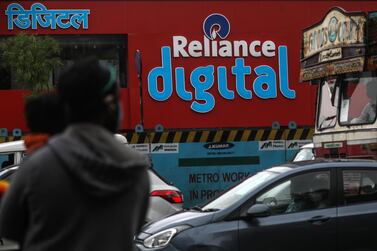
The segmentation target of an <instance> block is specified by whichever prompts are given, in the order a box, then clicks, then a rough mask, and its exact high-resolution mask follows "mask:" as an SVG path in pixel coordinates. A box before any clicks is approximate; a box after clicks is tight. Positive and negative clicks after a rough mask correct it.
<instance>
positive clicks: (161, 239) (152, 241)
mask: <svg viewBox="0 0 377 251" xmlns="http://www.w3.org/2000/svg"><path fill="white" fill-rule="evenodd" d="M190 227H191V226H189V225H182V226H179V227H173V228H169V229H165V230H163V231H160V232H158V233H155V234H154V235H152V236H150V237H148V238H146V239H145V240H144V241H143V245H144V247H146V248H161V247H164V246H166V245H168V244H169V242H170V240H171V239H172V238H173V237H174V236H175V235H176V234H177V233H179V232H181V231H183V230H185V229H188V228H190Z"/></svg>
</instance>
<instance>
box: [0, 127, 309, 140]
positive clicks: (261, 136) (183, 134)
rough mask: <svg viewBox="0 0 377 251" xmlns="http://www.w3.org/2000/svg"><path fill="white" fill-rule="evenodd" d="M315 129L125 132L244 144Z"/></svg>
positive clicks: (304, 136) (131, 136)
mask: <svg viewBox="0 0 377 251" xmlns="http://www.w3.org/2000/svg"><path fill="white" fill-rule="evenodd" d="M313 133H314V128H312V127H306V128H297V129H221V130H189V131H182V130H175V131H164V132H152V131H151V132H148V131H147V132H144V133H136V132H134V131H132V132H127V131H126V132H123V133H121V134H123V135H124V136H125V137H126V138H127V139H128V141H129V143H131V144H148V143H193V142H201V143H204V142H242V141H265V140H311V139H313ZM20 139H23V137H19V136H17V137H15V136H7V137H0V143H3V142H9V141H15V140H20Z"/></svg>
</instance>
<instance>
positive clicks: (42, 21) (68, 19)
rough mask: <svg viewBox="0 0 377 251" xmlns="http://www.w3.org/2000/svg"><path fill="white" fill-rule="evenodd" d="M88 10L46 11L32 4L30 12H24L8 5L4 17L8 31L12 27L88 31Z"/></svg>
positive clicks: (37, 4) (43, 7)
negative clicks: (5, 17)
mask: <svg viewBox="0 0 377 251" xmlns="http://www.w3.org/2000/svg"><path fill="white" fill-rule="evenodd" d="M89 14H90V10H86V9H82V10H80V9H67V10H65V9H59V10H58V9H54V10H48V9H47V8H46V7H45V6H44V5H43V4H41V3H34V4H33V5H32V6H31V8H30V10H25V9H24V8H23V7H22V6H21V5H20V4H18V3H12V4H10V5H8V7H7V10H6V11H5V15H6V16H7V17H8V29H9V30H13V29H14V26H16V27H18V28H20V29H24V30H25V29H29V28H30V27H31V29H33V30H36V29H37V28H38V26H39V27H41V28H51V29H52V30H55V29H57V28H58V27H59V28H61V29H68V28H70V27H73V28H75V29H79V28H80V27H82V28H83V29H88V22H89V21H88V17H89Z"/></svg>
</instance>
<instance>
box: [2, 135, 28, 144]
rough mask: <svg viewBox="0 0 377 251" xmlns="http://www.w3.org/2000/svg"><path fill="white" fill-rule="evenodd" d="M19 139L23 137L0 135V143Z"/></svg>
mask: <svg viewBox="0 0 377 251" xmlns="http://www.w3.org/2000/svg"><path fill="white" fill-rule="evenodd" d="M21 139H23V137H20V136H3V137H0V143H4V142H10V141H16V140H21Z"/></svg>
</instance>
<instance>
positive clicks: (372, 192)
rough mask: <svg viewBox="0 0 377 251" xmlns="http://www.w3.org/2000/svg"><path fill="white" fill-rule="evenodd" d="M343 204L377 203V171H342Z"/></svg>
mask: <svg viewBox="0 0 377 251" xmlns="http://www.w3.org/2000/svg"><path fill="white" fill-rule="evenodd" d="M343 199H344V201H343V202H344V204H353V203H363V202H370V201H377V171H374V170H344V171H343Z"/></svg>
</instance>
